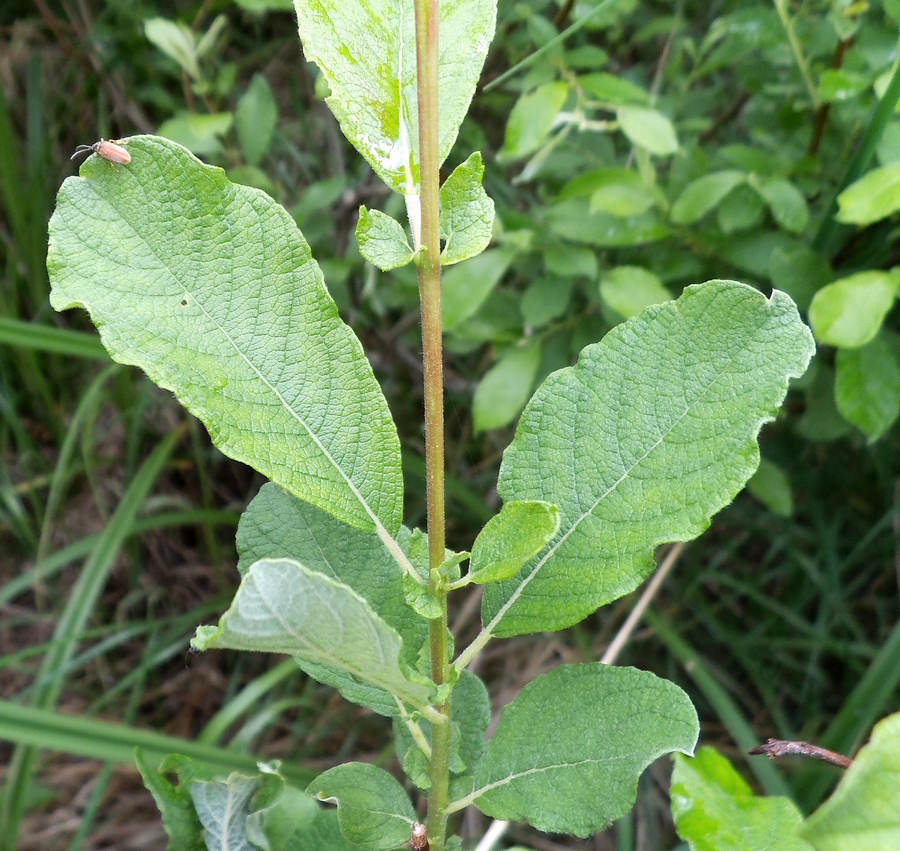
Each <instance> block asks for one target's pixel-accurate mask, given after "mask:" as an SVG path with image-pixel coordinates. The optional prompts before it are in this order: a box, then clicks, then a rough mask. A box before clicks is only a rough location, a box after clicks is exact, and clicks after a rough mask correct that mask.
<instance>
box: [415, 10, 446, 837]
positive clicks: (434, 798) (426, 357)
mask: <svg viewBox="0 0 900 851" xmlns="http://www.w3.org/2000/svg"><path fill="white" fill-rule="evenodd" d="M415 8H416V75H417V97H418V113H419V115H418V118H419V185H420V187H421V190H420V191H421V199H422V201H421V210H422V219H421V227H422V230H421V239H422V242H421V250H420V251H419V253H418V258H417V264H418V278H419V300H420V302H421V311H422V354H423V366H424V371H425V465H426V474H425V484H426V493H427V503H428V556H429V567H430V572H429V580H428V588H429V591H431V593H432V594H433V595H434V597H435V598H436V599H437V600H438V601H439V602H440V604H441V617H440V618H437V619H436V620H432V621H429V641H430V649H431V676H432V679H433V680H434V681H435V683H437V684H438V685H439V686H440V685H443V684H445V683H446V682H447V679H448V677H449V673H450V661H449V647H448V644H447V625H448V624H447V591H446V589H444V587H443V582H442V580H441V575H440V567H441V565H442V564H443V562H444V536H445V520H444V371H443V351H442V339H441V334H442V328H441V257H440V250H441V244H440V221H439V219H440V195H439V191H440V177H439V168H440V162H439V157H440V155H439V150H438V0H415ZM435 709H436V710H437V711H438V712H439V713H440V714H441V716H443V719H444V723H434V724H432V742H431V789H430V790H429V793H428V818H427V820H426V827H427V829H428V842H429V845H430V847H431V849H432V851H444V847H445V843H446V833H447V813H446V808H447V798H448V789H449V780H450V724H449V715H450V701H449V700H447V701H446V702H444V703H442V704H440V705H438V706H435Z"/></svg>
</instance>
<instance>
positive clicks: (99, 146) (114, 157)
mask: <svg viewBox="0 0 900 851" xmlns="http://www.w3.org/2000/svg"><path fill="white" fill-rule="evenodd" d="M87 151H92V152H93V153H95V154H99V155H100V156H101V157H103V159H105V160H109V161H110V162H111V163H118V164H119V165H128V163H130V162H131V154H129V153H128V151H126V150H125V148H123V147H122V146H121V145H119V144H116V143H115V142H111V141H110V140H109V139H101V140H100V141H99V142H94V144H93V145H79V146H78V147H77V148H76V149H75V153H74V154H72V156H71V157H69V159H70V160H74V159H75V157H77V156H78V155H79V154H84V153H86V152H87Z"/></svg>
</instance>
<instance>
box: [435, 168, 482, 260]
mask: <svg viewBox="0 0 900 851" xmlns="http://www.w3.org/2000/svg"><path fill="white" fill-rule="evenodd" d="M483 176H484V163H482V161H481V154H480V153H478V152H477V151H476V152H475V153H474V154H472V155H471V156H470V157H469V158H468V159H467V160H466V161H465V162H464V163H462V164H461V165H458V166H457V167H456V168H455V169H453V173H452V174H451V175H450V177H448V178H447V180H446V181H445V182H444V185H443V186H442V187H441V236H442V238H443V239H444V240H445V244H444V250H443V251H442V252H441V263H442V264H443V265H444V266H449V265H451V264H452V263H459V262H460V261H461V260H468V259H469V258H470V257H474V256H475V255H476V254H481V252H482V251H484V249H485V248H487V247H488V245H489V243H490V241H491V232H492V230H493V226H494V202H493V201H492V200H491V199H490V198H488V196H487V193H486V192H485V191H484V188H483V187H482V185H481V179H482V177H483Z"/></svg>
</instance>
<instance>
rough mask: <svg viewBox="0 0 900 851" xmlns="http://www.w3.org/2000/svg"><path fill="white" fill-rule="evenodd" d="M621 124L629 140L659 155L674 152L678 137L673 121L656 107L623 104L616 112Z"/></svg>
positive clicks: (676, 148)
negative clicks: (648, 107) (647, 107)
mask: <svg viewBox="0 0 900 851" xmlns="http://www.w3.org/2000/svg"><path fill="white" fill-rule="evenodd" d="M616 115H617V118H618V121H619V126H620V127H621V128H622V132H623V133H624V134H625V135H626V136H627V137H628V139H629V141H630V142H631V143H632V144H634V145H637V146H638V147H639V148H643V149H644V150H645V151H649V152H650V153H651V154H656V155H657V156H666V155H668V154H674V153H675V151H677V150H678V137H677V136H676V135H675V128H674V127H673V126H672V122H671V121H670V120H669V119H668V118H666V116H665V115H663V114H662V113H661V112H659V111H657V110H655V109H646V108H644V107H639V106H623V107H620V108H619V109H618V110H617V112H616Z"/></svg>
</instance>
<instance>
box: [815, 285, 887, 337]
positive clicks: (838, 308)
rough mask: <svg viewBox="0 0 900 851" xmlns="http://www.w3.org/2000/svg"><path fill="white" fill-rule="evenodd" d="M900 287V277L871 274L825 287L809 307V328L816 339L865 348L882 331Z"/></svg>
mask: <svg viewBox="0 0 900 851" xmlns="http://www.w3.org/2000/svg"><path fill="white" fill-rule="evenodd" d="M898 283H900V276H898V275H895V274H892V273H890V272H880V271H869V272H858V273H857V274H855V275H850V276H849V277H847V278H841V279H840V280H838V281H834V283H831V284H829V285H828V286H827V287H822V289H821V290H819V291H818V292H817V293H816V295H815V298H813V300H812V304H810V306H809V324H810V325H811V326H812V329H813V332H814V333H815V335H816V339H817V340H818V341H819V342H820V343H824V344H825V345H828V346H839V347H841V348H846V349H854V348H857V347H858V346H864V345H865V344H866V343H868V342H869V341H870V340H872V339H873V338H874V337H875V335H876V334H877V333H878V330H879V329H880V328H881V324H882V322H884V317H885V316H887V312H888V311H889V310H890V309H891V306H892V305H893V303H894V297H895V296H896V295H897V285H898Z"/></svg>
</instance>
